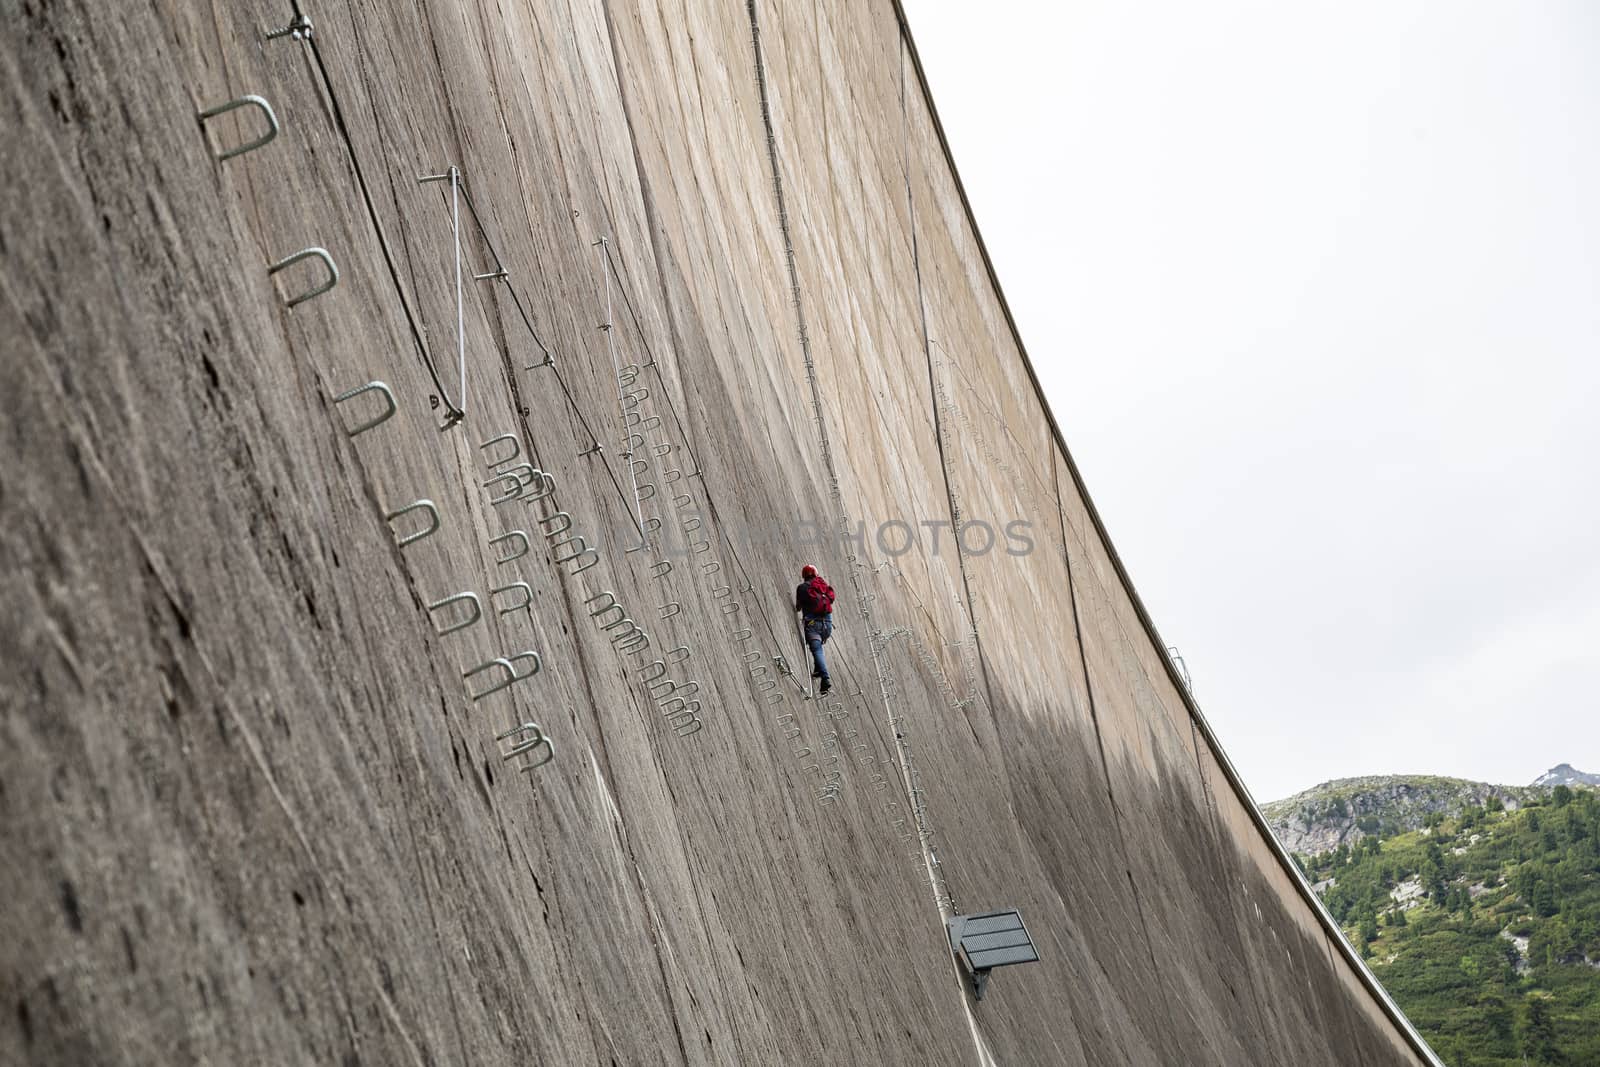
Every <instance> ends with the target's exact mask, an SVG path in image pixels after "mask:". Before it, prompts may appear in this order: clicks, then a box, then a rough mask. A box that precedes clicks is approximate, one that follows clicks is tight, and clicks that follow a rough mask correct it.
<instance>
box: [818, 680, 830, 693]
mask: <svg viewBox="0 0 1600 1067" xmlns="http://www.w3.org/2000/svg"><path fill="white" fill-rule="evenodd" d="M832 688H833V683H832V682H830V681H828V679H826V678H824V679H823V680H822V688H821V689H819V690H817V691H818V692H819V693H821V694H822V695H823V696H827V695H828V690H830V689H832Z"/></svg>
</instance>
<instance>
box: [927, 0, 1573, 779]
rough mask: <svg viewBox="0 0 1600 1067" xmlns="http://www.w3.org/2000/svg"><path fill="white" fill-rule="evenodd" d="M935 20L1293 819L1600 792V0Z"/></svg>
mask: <svg viewBox="0 0 1600 1067" xmlns="http://www.w3.org/2000/svg"><path fill="white" fill-rule="evenodd" d="M905 7H906V12H907V17H908V18H909V20H910V22H911V27H912V31H913V33H914V35H915V38H916V41H917V46H918V50H919V51H920V53H921V55H922V59H923V63H924V66H925V68H926V70H927V74H928V78H929V80H930V83H931V85H932V88H933V93H934V99H935V101H936V103H937V105H938V108H939V112H940V116H941V118H942V119H943V121H944V125H945V130H946V133H947V135H948V136H949V139H950V142H951V148H952V150H953V152H954V154H955V157H956V162H957V164H958V166H959V167H960V170H961V174H962V179H963V181H964V183H965V184H966V187H967V192H968V195H969V196H970V197H971V199H972V201H973V209H974V211H975V212H976V214H977V218H978V222H979V225H980V226H981V227H982V229H983V233H984V239H985V241H986V242H987V244H988V246H989V250H990V253H991V254H992V256H993V257H994V260H995V264H996V268H997V270H998V272H999V275H1000V279H1001V282H1002V284H1003V285H1004V287H1005V290H1006V294H1007V298H1008V300H1009V301H1010V304H1011V307H1012V310H1013V311H1014V313H1015V314H1016V317H1017V321H1018V324H1019V327H1020V329H1021V331H1022V336H1023V340H1024V342H1025V343H1026V344H1027V346H1028V350H1029V353H1030V355H1031V356H1032V358H1033V360H1034V362H1035V364H1036V366H1037V368H1038V370H1039V374H1040V376H1041V377H1042V379H1043V380H1044V385H1045V389H1046V391H1047V392H1048V394H1049V396H1050V402H1051V406H1052V408H1053V409H1054V410H1055V413H1056V416H1057V419H1058V420H1059V421H1060V423H1061V426H1062V431H1063V433H1065V434H1066V437H1067V443H1068V446H1069V447H1070V448H1071V449H1072V450H1073V455H1074V456H1075V458H1076V459H1077V461H1078V464H1079V466H1080V468H1081V469H1082V470H1083V474H1084V478H1085V480H1086V481H1087V483H1088V485H1089V490H1090V492H1091V493H1092V494H1093V496H1094V499H1095V502H1096V504H1097V506H1098V507H1099V509H1100V511H1101V514H1102V516H1103V517H1104V519H1105V521H1106V525H1107V527H1108V528H1109V530H1110V532H1111V535H1112V537H1113V538H1114V540H1115V542H1116V544H1117V548H1118V551H1119V552H1120V553H1121V555H1122V557H1123V560H1124V562H1125V563H1126V564H1127V566H1128V569H1129V572H1130V573H1131V575H1132V577H1133V580H1134V582H1135V584H1136V586H1137V587H1138V589H1139V592H1140V595H1141V596H1142V597H1143V598H1144V600H1145V603H1146V605H1147V606H1148V607H1149V609H1150V611H1151V614H1152V615H1153V616H1154V617H1155V620H1156V624H1157V626H1159V627H1160V628H1161V632H1162V635H1163V636H1164V637H1165V638H1166V639H1167V640H1168V641H1169V642H1171V643H1173V644H1175V645H1177V646H1178V648H1179V650H1180V651H1181V652H1182V654H1183V656H1184V658H1185V659H1186V661H1187V663H1188V667H1189V670H1190V672H1191V673H1192V675H1193V677H1194V686H1195V693H1196V695H1197V697H1198V698H1199V700H1200V703H1201V706H1202V707H1203V708H1204V710H1205V712H1206V715H1207V717H1208V718H1209V719H1210V721H1211V723H1212V725H1213V726H1214V727H1215V728H1216V730H1217V732H1218V734H1219V735H1220V737H1221V739H1222V742H1223V744H1224V746H1225V747H1226V748H1227V750H1228V753H1229V755H1230V756H1231V757H1232V759H1233V761H1234V763H1235V765H1236V766H1237V767H1238V768H1239V770H1240V772H1241V773H1242V774H1243V775H1244V778H1245V781H1246V784H1247V785H1249V787H1250V789H1251V791H1252V792H1253V793H1254V794H1255V795H1256V798H1257V799H1258V800H1262V801H1265V800H1271V799H1276V798H1278V797H1281V796H1285V795H1287V794H1289V793H1292V792H1295V791H1297V790H1300V789H1303V788H1306V787H1308V786H1310V785H1313V784H1315V783H1317V782H1320V781H1323V780H1325V779H1328V778H1335V777H1344V776H1348V775H1355V774H1378V773H1433V774H1450V775H1459V776H1462V777H1467V778H1474V779H1483V780H1489V781H1497V782H1508V783H1513V784H1520V783H1526V782H1529V781H1531V780H1532V779H1533V778H1534V777H1535V776H1536V775H1537V774H1539V773H1540V772H1542V771H1544V770H1545V769H1546V768H1548V767H1550V766H1551V765H1553V764H1555V763H1558V762H1563V761H1566V762H1571V763H1573V764H1574V765H1576V766H1577V767H1579V768H1581V769H1585V770H1592V771H1600V700H1597V699H1596V696H1595V686H1596V683H1597V675H1600V561H1597V549H1600V3H1594V2H1591V0H1574V2H1572V3H1536V2H1531V0H1516V2H1499V3H1477V2H1461V0H1451V2H1446V0H1439V2H1436V3H1415V2H1394V0H1391V2H1384V3H1373V2H1366V0H1340V2H1339V3H1329V4H1308V3H1290V4H1285V3H1281V2H1263V3H1247V2H1243V0H1206V2H1204V3H1195V2H1192V0H1186V2H1172V3H1131V2H1125V0H1123V2H1118V0H1104V2H1089V0H1062V2H1057V3H1049V4H1046V3H1040V2H1037V0H1032V2H1024V0H988V2H987V3H985V4H982V5H973V4H971V3H968V2H965V0H905Z"/></svg>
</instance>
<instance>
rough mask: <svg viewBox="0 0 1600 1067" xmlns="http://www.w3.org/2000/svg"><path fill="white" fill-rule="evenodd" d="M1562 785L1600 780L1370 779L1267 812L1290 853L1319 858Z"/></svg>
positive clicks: (1582, 776)
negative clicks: (1522, 782) (1373, 837)
mask: <svg viewBox="0 0 1600 1067" xmlns="http://www.w3.org/2000/svg"><path fill="white" fill-rule="evenodd" d="M1557 785H1566V786H1600V775H1596V774H1587V773H1585V772H1583V771H1580V770H1577V769H1575V768H1574V767H1573V766H1572V765H1571V764H1570V763H1562V764H1558V765H1556V766H1555V767H1552V768H1551V769H1550V770H1548V771H1546V772H1545V773H1544V774H1541V775H1540V776H1539V777H1538V778H1536V779H1534V781H1533V784H1531V785H1526V786H1511V785H1494V784H1491V783H1489V782H1473V781H1468V780H1467V779H1464V778H1446V777H1442V776H1439V775H1398V774H1389V775H1369V776H1365V777H1360V778H1338V779H1335V780H1334V781H1331V782H1323V783H1322V784H1321V785H1317V786H1313V787H1311V788H1310V789H1307V790H1305V791H1303V792H1300V793H1296V794H1295V795H1294V796H1292V797H1287V798H1285V799H1283V800H1275V801H1272V802H1271V803H1269V804H1264V805H1262V807H1261V811H1262V814H1264V815H1265V816H1266V817H1267V823H1268V825H1269V826H1271V827H1272V832H1273V833H1274V834H1275V835H1276V836H1277V838H1278V840H1279V841H1281V842H1283V846H1284V847H1285V848H1287V849H1288V850H1289V851H1290V852H1294V853H1299V854H1301V855H1315V854H1316V853H1319V852H1328V851H1331V850H1333V849H1335V848H1338V847H1339V846H1340V845H1353V844H1355V843H1356V842H1358V841H1360V840H1361V839H1362V838H1363V837H1366V836H1369V835H1378V836H1383V837H1388V836H1392V835H1394V834H1399V833H1405V832H1406V831H1408V830H1417V829H1420V828H1421V827H1422V825H1423V824H1424V822H1425V821H1426V820H1427V819H1428V817H1429V816H1430V815H1435V814H1437V815H1445V816H1455V815H1458V814H1460V813H1461V811H1463V810H1464V809H1466V808H1468V807H1480V806H1482V805H1483V804H1484V803H1486V802H1487V801H1488V800H1489V798H1491V797H1493V798H1494V799H1495V800H1497V801H1499V803H1500V804H1502V805H1503V806H1504V807H1505V808H1506V809H1507V810H1508V811H1515V810H1516V809H1518V808H1519V807H1521V806H1522V805H1524V804H1526V803H1527V802H1528V801H1529V800H1530V799H1533V798H1536V797H1542V796H1545V795H1546V794H1548V793H1549V791H1550V790H1551V789H1553V788H1555V787H1556V786H1557Z"/></svg>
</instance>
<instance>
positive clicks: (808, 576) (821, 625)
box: [794, 563, 833, 693]
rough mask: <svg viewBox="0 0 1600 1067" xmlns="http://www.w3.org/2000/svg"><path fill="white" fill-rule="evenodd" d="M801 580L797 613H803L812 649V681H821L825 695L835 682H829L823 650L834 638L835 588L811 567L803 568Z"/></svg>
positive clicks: (795, 602) (797, 597)
mask: <svg viewBox="0 0 1600 1067" xmlns="http://www.w3.org/2000/svg"><path fill="white" fill-rule="evenodd" d="M800 579H801V581H800V584H799V585H798V586H796V587H795V591H794V610H796V611H798V612H799V613H800V618H801V620H802V631H803V632H804V635H805V642H806V644H807V645H808V646H810V648H811V659H812V668H811V677H813V678H821V679H822V686H821V689H820V690H819V692H822V693H826V692H827V691H828V690H829V689H832V688H833V682H832V681H831V680H830V679H829V678H828V661H827V660H826V659H824V658H823V657H822V646H823V645H825V644H827V643H828V638H830V637H832V636H833V618H832V616H833V587H832V586H830V585H829V584H828V583H827V582H825V581H823V580H822V575H820V574H818V573H817V568H815V567H813V566H812V565H811V564H809V563H807V564H806V565H805V566H804V567H802V568H800Z"/></svg>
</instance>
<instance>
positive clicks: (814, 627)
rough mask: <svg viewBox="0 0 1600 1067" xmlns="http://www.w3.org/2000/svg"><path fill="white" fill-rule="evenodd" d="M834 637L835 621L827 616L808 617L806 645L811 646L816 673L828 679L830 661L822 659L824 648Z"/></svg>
mask: <svg viewBox="0 0 1600 1067" xmlns="http://www.w3.org/2000/svg"><path fill="white" fill-rule="evenodd" d="M832 636H833V620H832V619H830V618H828V617H827V616H826V615H808V616H806V644H808V645H810V646H811V658H812V660H813V661H815V663H816V673H817V674H819V675H821V676H822V678H823V680H824V681H826V680H827V678H828V661H827V660H826V659H824V658H823V657H822V646H823V645H825V644H827V641H828V638H830V637H832Z"/></svg>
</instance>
